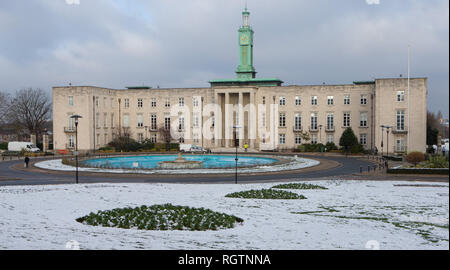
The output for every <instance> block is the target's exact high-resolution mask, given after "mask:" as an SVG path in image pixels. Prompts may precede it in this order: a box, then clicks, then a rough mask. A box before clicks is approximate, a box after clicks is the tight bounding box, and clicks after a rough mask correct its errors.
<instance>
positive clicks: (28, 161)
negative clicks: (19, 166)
mask: <svg viewBox="0 0 450 270" xmlns="http://www.w3.org/2000/svg"><path fill="white" fill-rule="evenodd" d="M28 163H30V158H29V157H28V156H26V157H25V164H24V165H25V168H28Z"/></svg>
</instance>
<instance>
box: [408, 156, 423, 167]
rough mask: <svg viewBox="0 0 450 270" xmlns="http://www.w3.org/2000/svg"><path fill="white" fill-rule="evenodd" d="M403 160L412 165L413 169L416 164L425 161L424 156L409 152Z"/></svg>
mask: <svg viewBox="0 0 450 270" xmlns="http://www.w3.org/2000/svg"><path fill="white" fill-rule="evenodd" d="M405 159H406V161H407V162H408V163H411V164H413V165H414V167H415V166H417V164H419V163H420V162H422V161H424V160H425V156H424V154H423V153H421V152H411V153H409V154H408V155H406V157H405Z"/></svg>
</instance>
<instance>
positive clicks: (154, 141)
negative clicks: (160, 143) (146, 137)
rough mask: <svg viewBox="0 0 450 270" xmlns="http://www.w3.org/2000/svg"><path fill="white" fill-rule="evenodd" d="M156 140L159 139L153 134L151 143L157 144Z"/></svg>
mask: <svg viewBox="0 0 450 270" xmlns="http://www.w3.org/2000/svg"><path fill="white" fill-rule="evenodd" d="M156 139H157V137H156V134H152V136H151V138H150V141H151V142H152V143H156Z"/></svg>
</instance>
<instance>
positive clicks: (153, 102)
mask: <svg viewBox="0 0 450 270" xmlns="http://www.w3.org/2000/svg"><path fill="white" fill-rule="evenodd" d="M151 104H152V105H151V106H152V108H155V107H156V98H152V102H151Z"/></svg>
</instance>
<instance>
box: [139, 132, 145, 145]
mask: <svg viewBox="0 0 450 270" xmlns="http://www.w3.org/2000/svg"><path fill="white" fill-rule="evenodd" d="M143 141H144V134H142V133H138V142H140V143H141V142H143Z"/></svg>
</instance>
